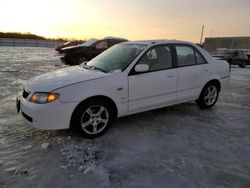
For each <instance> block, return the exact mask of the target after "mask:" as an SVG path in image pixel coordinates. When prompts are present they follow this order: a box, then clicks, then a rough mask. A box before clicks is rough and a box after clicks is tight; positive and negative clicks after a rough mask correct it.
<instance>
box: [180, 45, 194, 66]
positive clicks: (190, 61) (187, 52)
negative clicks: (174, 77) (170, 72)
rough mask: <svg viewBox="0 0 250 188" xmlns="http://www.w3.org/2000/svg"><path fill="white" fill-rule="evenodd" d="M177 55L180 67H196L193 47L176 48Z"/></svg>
mask: <svg viewBox="0 0 250 188" xmlns="http://www.w3.org/2000/svg"><path fill="white" fill-rule="evenodd" d="M176 53H177V59H178V66H179V67H183V66H188V65H195V64H196V63H195V55H194V50H193V48H192V47H189V46H179V45H178V46H176Z"/></svg>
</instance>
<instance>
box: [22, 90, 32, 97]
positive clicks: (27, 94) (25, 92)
mask: <svg viewBox="0 0 250 188" xmlns="http://www.w3.org/2000/svg"><path fill="white" fill-rule="evenodd" d="M29 94H30V92H28V91H26V90H25V89H23V94H22V95H23V98H25V99H26V98H27V97H28V96H29Z"/></svg>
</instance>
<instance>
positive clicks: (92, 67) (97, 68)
mask: <svg viewBox="0 0 250 188" xmlns="http://www.w3.org/2000/svg"><path fill="white" fill-rule="evenodd" d="M89 67H90V69H95V70H99V71H101V72H104V73H107V71H105V70H103V69H101V68H99V67H95V66H93V65H91V66H89Z"/></svg>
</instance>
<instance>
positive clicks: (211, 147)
mask: <svg viewBox="0 0 250 188" xmlns="http://www.w3.org/2000/svg"><path fill="white" fill-rule="evenodd" d="M62 67H64V65H62V64H61V63H60V61H59V56H58V55H57V54H56V53H55V52H54V50H53V49H47V48H21V47H16V48H10V47H6V48H4V47H1V48H0V188H4V187H8V188H9V187H38V188H42V187H53V188H57V187H60V188H61V187H88V188H89V187H118V188H120V187H125V188H127V187H145V188H146V187H147V188H148V187H153V188H157V187H170V188H185V187H187V188H189V187H192V188H193V187H197V188H200V187H202V188H211V187H213V188H224V187H225V188H228V187H235V188H249V187H250V67H249V66H248V67H247V68H245V69H242V68H238V67H237V66H234V67H233V68H232V72H231V82H230V84H229V86H228V88H226V89H225V90H224V91H223V92H222V93H221V95H220V98H219V100H218V103H217V104H216V105H215V106H214V107H213V108H212V109H210V110H201V109H199V108H198V107H197V106H196V105H195V103H193V102H190V103H185V104H181V105H176V106H172V107H167V108H163V109H159V110H154V111H150V112H145V113H141V114H137V115H133V116H129V117H124V118H121V119H118V120H116V121H115V122H114V124H113V126H112V127H111V129H110V130H109V131H108V132H107V133H106V134H105V135H104V136H102V137H100V138H97V139H95V140H87V139H84V138H82V137H81V136H80V135H78V134H76V133H73V132H71V131H68V130H63V131H40V130H37V129H34V128H32V127H31V126H30V125H29V124H27V123H26V122H25V121H24V120H22V118H21V116H20V115H18V114H17V113H16V109H15V97H16V95H17V94H18V92H20V91H21V88H22V84H23V83H24V82H25V80H27V79H29V78H31V77H33V76H36V75H40V74H42V73H45V72H48V71H51V70H55V69H59V68H62Z"/></svg>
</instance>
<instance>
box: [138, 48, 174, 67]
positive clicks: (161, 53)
mask: <svg viewBox="0 0 250 188" xmlns="http://www.w3.org/2000/svg"><path fill="white" fill-rule="evenodd" d="M138 64H147V65H148V66H149V71H156V70H163V69H169V68H172V54H171V49H170V47H169V46H156V47H154V48H151V49H150V50H149V51H147V52H146V53H145V54H144V55H143V57H142V59H141V60H140V61H139V63H138Z"/></svg>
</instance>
